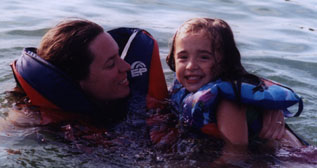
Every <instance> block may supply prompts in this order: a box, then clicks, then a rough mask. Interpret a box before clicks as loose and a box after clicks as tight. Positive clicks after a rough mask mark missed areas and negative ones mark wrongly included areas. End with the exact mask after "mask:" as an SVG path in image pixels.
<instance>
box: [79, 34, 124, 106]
mask: <svg viewBox="0 0 317 168" xmlns="http://www.w3.org/2000/svg"><path fill="white" fill-rule="evenodd" d="M89 49H90V51H91V52H92V54H93V55H94V58H93V61H92V63H91V64H90V66H89V75H88V77H87V78H86V79H84V80H81V81H80V86H81V88H82V89H83V90H84V92H85V93H86V94H88V96H90V97H91V98H92V99H94V100H96V101H99V102H104V101H107V100H113V99H118V98H124V97H126V96H128V95H129V92H130V88H129V82H128V79H127V72H128V71H129V70H130V65H129V64H128V63H127V62H125V61H124V60H122V59H121V58H120V56H119V53H118V52H119V48H118V45H117V43H116V42H115V41H114V40H113V38H112V37H111V36H110V35H109V34H108V33H101V34H99V35H98V36H97V37H96V38H95V39H94V40H93V41H92V42H91V43H90V45H89Z"/></svg>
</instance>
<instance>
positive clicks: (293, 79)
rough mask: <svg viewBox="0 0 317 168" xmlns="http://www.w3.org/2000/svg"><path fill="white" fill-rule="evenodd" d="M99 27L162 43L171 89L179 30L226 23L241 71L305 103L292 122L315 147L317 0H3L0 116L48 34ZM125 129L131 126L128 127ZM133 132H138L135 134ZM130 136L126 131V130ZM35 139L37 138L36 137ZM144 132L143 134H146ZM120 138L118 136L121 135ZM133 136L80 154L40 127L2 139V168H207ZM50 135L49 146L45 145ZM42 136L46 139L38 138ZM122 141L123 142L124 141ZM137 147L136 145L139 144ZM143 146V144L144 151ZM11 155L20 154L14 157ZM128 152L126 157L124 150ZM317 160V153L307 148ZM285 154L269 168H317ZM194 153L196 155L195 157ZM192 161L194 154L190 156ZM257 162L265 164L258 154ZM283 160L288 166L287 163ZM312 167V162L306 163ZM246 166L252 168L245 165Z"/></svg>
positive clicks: (302, 158) (301, 157)
mask: <svg viewBox="0 0 317 168" xmlns="http://www.w3.org/2000/svg"><path fill="white" fill-rule="evenodd" d="M67 17H79V18H85V19H88V20H92V21H95V22H97V23H99V24H100V25H102V26H103V27H104V28H105V30H110V29H112V28H116V27H123V26H124V27H138V28H143V29H145V30H147V31H148V32H149V33H151V34H152V35H153V36H154V38H155V39H156V40H157V41H158V43H159V47H160V55H161V60H162V64H163V68H164V72H165V76H166V79H167V82H168V84H170V83H171V82H172V79H173V77H174V76H173V73H172V72H171V71H170V70H169V68H168V67H167V66H166V63H165V57H166V55H167V53H168V50H169V42H170V39H171V37H172V35H173V33H174V32H175V31H176V29H177V27H178V26H179V25H181V24H182V23H183V22H184V21H186V20H188V19H189V18H193V17H211V18H221V19H224V20H226V21H227V22H228V23H229V24H230V26H231V27H232V29H233V32H234V35H235V39H236V42H237V45H238V48H239V50H240V52H241V55H242V60H243V65H244V66H245V67H246V69H247V70H248V71H250V72H252V73H255V74H257V75H259V76H261V77H265V78H269V79H272V80H275V81H277V82H280V83H282V84H285V85H287V86H289V87H291V88H293V89H294V90H295V91H296V92H297V93H298V94H299V95H301V96H302V97H303V99H304V105H305V107H304V111H303V113H302V115H301V116H300V117H298V118H291V119H287V120H286V121H287V123H288V124H289V125H290V127H291V128H293V130H294V131H295V132H297V133H298V134H299V135H300V136H301V137H303V138H304V139H305V140H307V141H308V142H309V143H310V144H312V145H317V113H316V111H317V110H316V109H317V101H316V100H317V19H316V18H317V1H316V0H266V1H260V0H253V1H244V0H195V1H189V0H188V1H187V0H174V1H171V0H117V1H100V0H67V1H65V0H55V1H40V0H31V1H23V0H1V5H0V86H1V87H0V116H2V117H3V118H5V116H6V114H7V111H8V110H9V109H10V108H11V107H12V103H13V100H11V97H10V96H8V95H7V94H6V93H5V91H7V90H10V89H12V88H13V87H14V86H15V81H14V78H13V75H12V73H11V69H10V66H9V64H10V63H11V62H12V61H13V60H14V59H16V58H18V57H19V55H20V53H21V51H22V49H23V48H24V47H37V46H38V44H39V42H40V40H41V37H42V36H43V34H44V33H45V32H46V31H47V30H48V29H49V28H51V27H53V26H54V25H56V24H57V23H58V22H59V21H61V20H62V19H65V18H67ZM122 127H124V128H125V127H126V126H122ZM129 129H132V128H129ZM123 130H124V129H123ZM143 131H145V130H143ZM34 132H36V134H34ZM141 132H142V131H141ZM121 133H122V132H120V131H118V132H115V133H114V134H118V135H119V134H121ZM122 135H124V136H122V137H130V139H129V140H128V141H127V142H126V143H123V144H122V143H120V144H121V145H122V147H117V148H108V149H104V148H94V151H93V152H89V154H85V153H80V152H79V151H76V150H74V149H73V148H72V145H74V144H68V145H65V144H64V143H63V142H62V141H59V140H56V139H54V137H49V131H45V130H40V131H39V130H38V128H28V129H21V130H19V129H16V130H14V131H13V132H10V133H6V134H4V133H1V134H0V144H1V145H0V166H1V167H131V166H133V167H155V165H158V167H180V166H183V167H192V166H193V167H194V166H196V167H206V166H207V165H208V157H206V160H202V159H194V157H187V156H185V155H186V152H185V154H184V153H183V154H182V156H183V157H182V159H183V160H184V158H185V160H186V159H187V160H186V161H182V159H179V160H177V159H176V158H175V157H171V155H172V154H164V153H161V152H158V151H156V150H155V149H152V148H151V147H149V145H146V143H147V142H146V140H142V141H140V140H138V139H137V138H131V137H133V136H139V135H141V133H136V132H135V133H134V134H131V133H123V134H122ZM41 136H45V138H46V141H50V142H54V143H46V142H42V141H39V139H41ZM39 137H40V138H39ZM118 139H120V138H118ZM135 141H137V142H135ZM140 144H142V145H140ZM8 149H13V150H18V151H19V152H10V151H8ZM125 150H126V151H127V152H124V151H125ZM305 150H306V153H317V152H316V151H317V150H316V148H314V147H311V148H307V149H305ZM296 152H297V156H294V155H295V154H294V155H293V154H292V152H290V151H284V153H283V151H280V153H279V154H278V156H277V158H279V159H277V158H275V157H272V158H273V161H271V160H270V159H268V160H267V161H266V165H269V167H279V166H281V167H298V166H299V167H317V165H316V164H317V161H316V160H317V158H316V155H315V157H312V158H311V157H310V158H307V157H306V158H305V154H298V153H301V152H298V151H293V153H296ZM189 153H190V152H189ZM304 153H305V152H304ZM190 154H193V153H190ZM258 157H259V158H261V157H264V156H261V155H259V156H258ZM281 158H282V159H281ZM305 160H306V161H305ZM240 166H241V167H250V166H251V165H250V164H247V163H242V164H241V165H240Z"/></svg>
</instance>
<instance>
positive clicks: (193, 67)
mask: <svg viewBox="0 0 317 168" xmlns="http://www.w3.org/2000/svg"><path fill="white" fill-rule="evenodd" d="M186 69H187V70H196V69H198V64H197V63H196V61H195V60H190V61H188V64H187V65H186Z"/></svg>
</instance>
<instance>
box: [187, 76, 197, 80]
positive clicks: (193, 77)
mask: <svg viewBox="0 0 317 168" xmlns="http://www.w3.org/2000/svg"><path fill="white" fill-rule="evenodd" d="M187 79H188V80H197V79H199V77H198V76H190V77H188V78H187Z"/></svg>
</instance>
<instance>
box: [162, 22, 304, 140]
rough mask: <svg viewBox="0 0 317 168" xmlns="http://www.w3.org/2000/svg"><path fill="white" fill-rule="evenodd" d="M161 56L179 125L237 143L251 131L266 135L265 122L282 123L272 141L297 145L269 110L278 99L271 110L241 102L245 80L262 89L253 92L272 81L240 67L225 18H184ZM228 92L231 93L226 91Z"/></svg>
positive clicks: (279, 117)
mask: <svg viewBox="0 0 317 168" xmlns="http://www.w3.org/2000/svg"><path fill="white" fill-rule="evenodd" d="M166 60H167V64H168V65H169V67H170V68H171V69H172V70H173V71H175V72H176V78H177V80H176V82H175V84H174V86H173V89H172V95H171V98H172V100H173V101H174V102H175V103H176V105H177V106H178V111H180V119H181V121H182V122H183V124H185V125H189V126H190V127H194V128H199V129H200V130H201V131H202V132H204V133H207V134H211V135H213V136H221V137H222V138H224V139H226V140H227V141H229V142H230V143H231V144H240V145H241V144H242V145H243V144H247V143H248V140H249V138H250V136H251V134H252V132H253V135H254V136H260V137H263V138H268V136H267V134H268V133H263V131H264V130H265V129H267V125H268V124H270V125H276V127H277V128H278V125H281V126H282V129H279V130H278V131H276V132H274V133H273V135H272V136H271V137H270V138H271V139H282V141H284V140H287V143H288V144H289V145H292V146H301V145H302V143H301V142H300V141H299V140H298V139H297V138H296V137H295V136H294V135H293V134H292V133H290V132H289V130H287V129H284V119H283V115H282V112H281V111H279V110H274V109H280V108H281V106H279V104H283V102H282V103H280V102H274V101H275V100H272V101H271V102H270V104H269V106H270V107H272V109H270V110H264V108H262V107H265V106H266V105H262V106H261V105H260V106H259V105H258V104H257V103H258V102H256V103H251V104H248V103H245V98H244V97H245V96H244V92H243V91H240V89H241V88H245V86H246V84H248V83H249V84H253V85H255V86H257V87H255V88H254V89H259V90H261V91H259V92H256V90H253V91H254V92H255V93H257V94H258V93H259V94H261V93H262V92H263V90H264V92H266V90H265V88H266V87H267V86H269V85H274V83H270V82H268V81H263V80H262V79H261V78H259V77H257V76H255V75H252V74H250V73H248V72H247V71H246V70H245V69H244V68H243V66H242V64H241V60H240V53H239V51H238V49H237V47H236V44H235V41H234V38H233V33H232V30H231V28H230V27H229V25H228V24H227V23H226V22H225V21H223V20H220V19H209V18H194V19H190V20H188V21H187V22H185V23H184V24H183V25H181V26H180V28H179V29H178V30H177V32H176V33H175V35H174V37H173V42H172V48H171V50H170V53H169V55H168V56H167V58H166ZM263 82H265V84H263ZM228 84H229V85H228ZM268 84H269V85H268ZM228 86H229V87H228ZM278 89H279V90H281V92H280V93H284V91H285V88H282V87H281V89H280V88H278ZM283 89H284V90H283ZM228 90H232V92H233V93H234V94H231V95H230V94H226V92H227V91H228ZM268 90H269V89H268ZM287 91H288V92H290V91H289V90H287ZM264 92H263V93H264ZM292 94H293V93H292ZM228 95H229V96H228ZM230 96H231V97H234V98H231V97H230ZM295 97H296V95H295ZM252 101H253V100H252ZM284 104H285V103H284ZM273 105H278V106H273ZM288 106H289V105H288ZM288 106H286V107H288ZM286 107H282V108H286ZM269 120H271V121H273V123H270V121H269ZM279 120H280V121H279ZM262 122H263V127H262ZM261 127H262V132H261V134H260V135H259V133H260V130H261Z"/></svg>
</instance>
